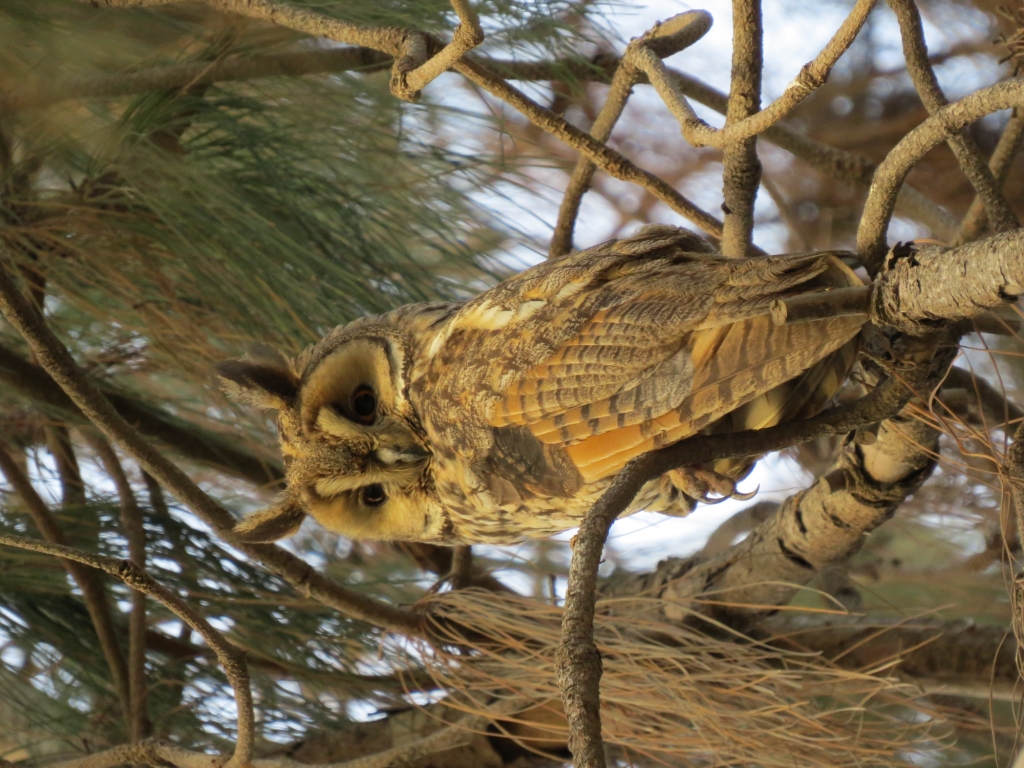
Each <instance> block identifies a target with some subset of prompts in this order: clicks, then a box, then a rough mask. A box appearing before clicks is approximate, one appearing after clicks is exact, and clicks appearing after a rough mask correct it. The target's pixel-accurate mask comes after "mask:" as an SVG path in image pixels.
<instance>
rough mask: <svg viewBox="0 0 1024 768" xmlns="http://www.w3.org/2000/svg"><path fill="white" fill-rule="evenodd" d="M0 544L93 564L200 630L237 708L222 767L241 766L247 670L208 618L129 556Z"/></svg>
mask: <svg viewBox="0 0 1024 768" xmlns="http://www.w3.org/2000/svg"><path fill="white" fill-rule="evenodd" d="M0 544H5V545H7V546H9V547H17V548H19V549H27V550H29V551H32V552H42V553H43V554H46V555H53V556H54V557H60V558H63V559H65V560H71V561H74V562H76V563H81V564H83V565H87V566H89V567H90V568H97V569H99V570H101V571H104V572H105V573H109V574H110V575H111V576H114V577H115V578H118V579H120V580H121V581H123V582H124V583H125V584H127V585H128V586H129V587H131V588H132V589H134V590H137V591H139V592H142V593H144V594H147V595H149V596H150V597H152V598H153V599H154V600H157V601H158V602H159V603H160V604H161V605H163V606H164V607H166V608H167V609H168V610H169V611H171V612H172V613H174V615H175V616H177V617H178V618H179V619H181V620H182V621H184V622H185V623H186V624H188V625H189V626H190V627H192V629H194V630H195V631H196V632H198V633H199V634H200V636H201V637H202V638H203V640H205V641H206V644H207V645H209V646H210V648H211V649H212V650H213V652H214V653H216V654H217V661H219V662H220V665H221V667H222V668H223V669H224V674H225V675H226V676H227V678H228V682H229V683H230V684H231V688H232V690H233V691H234V694H235V706H236V708H237V711H238V742H237V744H236V746H235V752H234V754H233V755H232V757H231V759H230V760H229V761H228V762H227V764H226V765H225V768H243V766H245V765H246V764H247V763H248V762H249V760H250V759H251V758H252V745H253V739H254V737H255V725H256V719H255V716H254V714H253V706H252V691H251V690H250V688H249V670H248V668H247V667H246V664H245V656H244V654H243V653H242V652H241V651H240V650H239V649H238V648H236V647H235V646H234V645H232V644H231V643H229V642H228V641H227V640H225V639H224V637H223V635H221V634H220V632H218V631H217V630H215V629H214V628H213V627H212V626H210V624H209V622H208V621H207V620H206V619H204V618H203V617H202V616H200V615H199V614H198V613H196V612H195V611H194V610H192V608H191V606H189V604H188V603H186V602H185V601H184V600H182V599H181V598H180V597H178V596H177V595H176V594H174V592H172V591H171V590H170V589H168V588H167V587H165V586H164V585H163V584H160V583H159V582H158V581H156V580H155V579H154V578H153V577H152V576H150V575H149V574H148V573H146V572H145V571H144V570H143V569H142V568H140V567H139V566H138V565H136V564H135V563H133V562H132V561H131V560H118V559H116V558H113V557H105V556H103V555H94V554H92V553H90V552H83V551H81V550H79V549H75V548H74V547H67V546H64V545H61V544H50V543H48V542H44V541H40V540H38V539H29V538H26V537H24V536H12V535H11V534H7V533H0Z"/></svg>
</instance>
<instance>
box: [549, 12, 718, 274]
mask: <svg viewBox="0 0 1024 768" xmlns="http://www.w3.org/2000/svg"><path fill="white" fill-rule="evenodd" d="M709 29H711V14H709V13H706V12H705V11H687V12H686V13H681V14H679V15H677V16H674V17H673V18H671V19H669V20H668V21H665V22H662V23H660V24H658V25H656V26H655V27H654V28H653V29H651V30H650V31H648V32H647V33H646V34H645V35H644V36H643V37H642V38H641V40H643V41H645V44H646V45H651V46H655V48H656V50H657V52H658V55H660V56H662V57H665V56H670V55H672V54H674V53H678V52H679V51H681V50H683V49H685V48H688V47H689V46H691V45H693V44H694V43H695V42H697V41H698V40H700V39H701V38H702V37H703V36H704V35H706V34H707V32H708V30H709ZM639 79H640V72H639V71H638V70H637V69H636V68H635V67H633V66H631V65H629V64H627V63H626V62H625V61H620V62H619V65H618V67H617V68H616V69H615V74H614V75H613V76H612V82H611V85H610V86H609V88H608V95H607V96H606V97H605V101H604V104H603V105H602V106H601V111H600V112H598V114H597V117H596V118H595V119H594V124H593V125H592V126H591V127H590V135H591V136H592V137H594V138H595V139H596V140H597V141H600V142H606V141H608V139H609V137H611V135H612V129H613V128H614V127H615V123H616V122H618V119H619V117H620V116H621V115H622V110H623V109H625V107H626V101H627V100H628V99H629V95H630V93H631V92H632V89H633V86H634V85H636V83H637V82H638V81H639ZM595 170H596V166H595V165H594V163H593V162H592V161H591V160H590V159H589V158H588V157H586V156H581V157H580V158H579V160H577V161H576V167H575V168H574V169H573V172H572V176H571V177H570V178H569V184H568V186H567V187H566V190H565V194H564V195H563V196H562V203H561V205H560V206H559V209H558V221H557V223H556V224H555V231H554V233H553V234H552V236H551V245H550V246H549V248H548V257H549V258H557V257H558V256H562V255H564V254H566V253H568V252H569V251H571V250H572V240H573V229H574V228H575V225H576V217H577V216H578V215H579V210H580V202H581V201H582V199H583V195H584V194H585V193H586V191H587V190H588V189H589V188H590V182H591V181H592V180H593V178H594V171H595Z"/></svg>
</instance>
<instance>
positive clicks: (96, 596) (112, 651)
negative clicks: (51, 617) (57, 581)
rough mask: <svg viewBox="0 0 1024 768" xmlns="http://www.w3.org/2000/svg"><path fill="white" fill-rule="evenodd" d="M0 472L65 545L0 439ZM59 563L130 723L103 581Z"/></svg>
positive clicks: (47, 535)
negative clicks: (75, 593)
mask: <svg viewBox="0 0 1024 768" xmlns="http://www.w3.org/2000/svg"><path fill="white" fill-rule="evenodd" d="M0 472H3V474H4V476H5V477H6V478H7V482H8V483H10V485H11V487H12V488H13V489H14V492H15V493H17V494H18V497H19V498H20V499H21V503H22V504H24V505H25V508H26V509H27V510H28V513H29V515H30V516H31V518H32V522H33V523H34V524H35V527H36V529H37V530H38V531H39V535H40V536H42V537H43V539H44V540H46V541H47V542H50V543H51V544H54V545H59V546H66V545H67V539H66V538H65V536H64V531H63V530H61V527H60V524H59V523H58V522H57V519H56V518H55V517H54V515H53V513H52V512H51V511H50V508H49V507H48V506H47V504H46V502H45V501H43V499H42V497H41V496H40V495H39V494H38V493H37V492H36V489H35V488H34V487H33V486H32V482H31V481H30V480H29V479H28V477H27V476H26V475H25V473H24V472H22V470H21V467H20V466H18V462H17V461H15V460H14V457H13V456H11V454H10V453H9V452H8V450H7V446H6V445H5V444H4V443H3V442H0ZM61 565H63V566H64V569H65V570H66V571H67V572H68V575H69V576H71V578H72V579H73V580H74V582H75V584H76V585H78V588H79V589H80V590H82V602H83V603H85V608H86V611H88V613H89V618H90V619H91V621H92V626H93V629H94V630H95V631H96V638H97V639H98V640H99V644H100V648H101V649H102V651H103V658H104V659H105V660H106V662H107V667H108V668H109V669H110V680H111V682H112V683H113V685H114V693H115V695H116V696H117V699H118V702H119V703H120V705H121V712H122V713H123V715H124V722H125V726H126V727H130V726H129V724H130V723H131V711H132V710H131V693H130V688H129V684H128V677H129V675H128V669H127V666H126V665H125V659H124V653H123V652H122V650H121V643H120V641H119V640H118V637H117V626H116V625H115V624H114V617H113V615H112V614H111V612H110V602H109V601H108V599H107V592H106V589H104V587H103V582H102V581H100V579H98V578H97V577H96V574H95V573H93V572H92V571H90V570H89V569H88V568H82V567H81V566H80V565H79V564H78V563H77V562H75V561H74V560H71V559H63V560H61Z"/></svg>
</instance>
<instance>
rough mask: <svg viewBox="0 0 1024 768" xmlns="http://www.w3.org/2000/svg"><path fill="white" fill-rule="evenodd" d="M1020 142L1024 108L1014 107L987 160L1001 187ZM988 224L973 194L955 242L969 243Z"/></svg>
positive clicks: (1023, 128) (982, 206)
mask: <svg viewBox="0 0 1024 768" xmlns="http://www.w3.org/2000/svg"><path fill="white" fill-rule="evenodd" d="M1021 142H1024V110H1021V109H1014V110H1013V112H1012V113H1011V114H1010V119H1009V120H1007V121H1006V125H1005V126H1004V127H1003V132H1002V133H1001V134H1000V136H999V141H998V143H997V144H996V148H995V149H994V150H993V151H992V157H990V158H989V160H988V167H989V170H991V171H992V176H993V178H995V180H996V184H997V185H998V186H999V188H1000V189H1002V187H1003V184H1005V183H1006V177H1007V176H1008V175H1009V173H1010V166H1011V165H1012V164H1013V159H1014V158H1015V157H1016V155H1017V152H1018V150H1020V145H1021ZM987 226H988V216H987V215H986V214H985V205H984V203H983V202H982V199H981V196H980V195H975V196H974V200H973V201H972V202H971V207H970V208H968V209H967V214H966V215H965V216H964V219H963V221H962V222H961V223H960V230H959V231H958V232H957V234H956V237H955V238H953V242H955V243H969V242H971V241H973V240H977V239H978V238H979V237H981V235H982V233H984V231H985V228H986V227H987Z"/></svg>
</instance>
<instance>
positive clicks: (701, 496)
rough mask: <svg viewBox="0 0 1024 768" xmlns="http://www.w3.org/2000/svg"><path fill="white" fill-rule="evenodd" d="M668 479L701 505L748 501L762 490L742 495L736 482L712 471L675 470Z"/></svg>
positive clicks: (756, 489) (669, 474)
mask: <svg viewBox="0 0 1024 768" xmlns="http://www.w3.org/2000/svg"><path fill="white" fill-rule="evenodd" d="M668 478H669V480H670V481H671V483H672V485H674V486H675V487H676V488H677V489H679V491H681V492H682V493H684V494H686V495H687V496H689V497H690V498H691V499H696V500H697V501H699V502H700V503H701V504H721V503H722V502H723V501H725V500H726V499H737V500H739V501H746V500H747V499H750V498H751V497H753V496H754V495H755V494H756V493H757V492H758V490H759V489H760V487H758V488H755V489H754V490H752V491H748V492H746V493H740V492H739V491H737V490H736V480H733V479H732V478H731V477H726V476H725V475H720V474H718V473H717V472H714V471H712V470H710V469H686V470H682V469H673V470H672V471H670V472H669V473H668Z"/></svg>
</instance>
